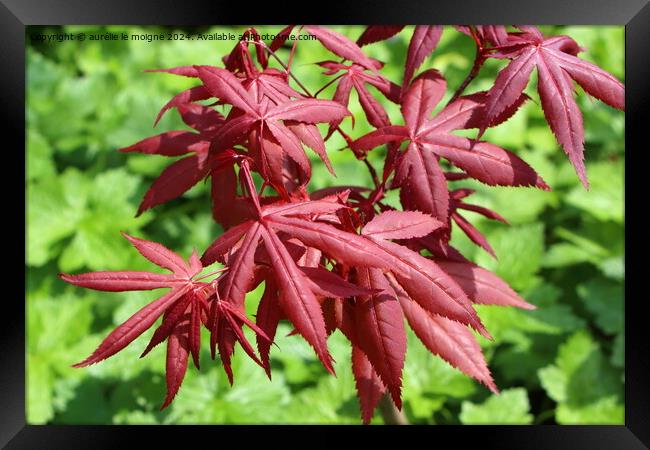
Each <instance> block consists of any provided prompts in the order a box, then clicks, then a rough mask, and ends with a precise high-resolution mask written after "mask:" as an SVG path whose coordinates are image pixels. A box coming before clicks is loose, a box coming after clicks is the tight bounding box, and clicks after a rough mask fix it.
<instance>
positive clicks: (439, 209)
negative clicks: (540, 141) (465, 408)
mask: <svg viewBox="0 0 650 450" xmlns="http://www.w3.org/2000/svg"><path fill="white" fill-rule="evenodd" d="M445 88H446V82H445V80H444V78H443V77H442V75H440V74H439V73H438V72H437V71H436V70H433V69H431V70H427V71H425V72H423V73H422V74H420V75H419V76H418V77H417V78H416V79H415V80H413V83H411V86H410V87H409V88H408V90H407V91H406V93H405V94H404V98H403V101H402V115H403V116H404V121H405V125H393V126H389V127H383V128H379V129H377V130H375V131H373V132H371V133H369V134H367V135H365V136H363V137H361V138H359V139H357V140H356V141H355V142H354V143H353V148H356V149H357V150H370V149H372V148H375V147H377V146H379V145H381V144H384V143H387V142H402V141H409V145H408V147H407V149H406V151H405V152H403V153H402V154H401V155H400V156H399V157H398V158H397V163H396V166H397V167H396V171H395V177H394V180H393V186H394V187H401V190H400V198H401V200H402V202H403V205H404V207H405V208H407V209H413V210H419V211H422V212H426V213H430V214H432V215H433V216H434V217H435V218H437V219H438V220H440V221H442V222H446V221H447V219H448V211H449V192H448V189H447V181H446V178H445V175H444V173H443V171H442V168H441V166H440V163H439V160H438V159H439V157H443V158H445V159H447V160H448V161H449V162H450V163H452V164H453V165H455V166H456V167H458V168H460V169H462V170H464V171H465V173H466V174H468V175H469V176H471V177H472V178H475V179H477V180H479V181H481V182H483V183H486V184H489V185H492V186H493V185H500V186H536V187H539V188H542V189H548V186H547V185H546V183H545V182H544V181H543V180H542V178H541V177H540V176H539V175H537V173H536V172H535V171H534V170H533V169H532V168H531V167H530V166H529V165H528V164H526V163H525V162H524V161H523V160H522V159H521V158H519V157H518V156H516V155H515V154H514V153H512V152H509V151H508V150H505V149H503V148H500V147H497V146H496V145H493V144H490V143H487V142H482V141H476V140H473V139H469V138H465V137H460V136H456V135H453V134H451V133H450V132H451V131H453V130H456V129H463V128H471V127H475V126H477V119H476V117H477V113H478V112H480V111H481V110H482V103H481V102H480V101H479V100H480V97H481V95H482V94H475V95H472V96H467V97H460V98H459V99H457V100H456V101H454V102H453V103H451V104H449V105H447V106H445V107H444V108H443V109H442V110H441V111H440V112H439V113H438V114H437V115H436V116H435V117H434V118H430V117H429V116H430V115H431V112H432V111H433V109H434V108H435V106H436V105H437V103H438V102H439V101H440V99H441V98H442V97H443V95H444V92H445ZM520 97H521V96H520ZM521 102H523V99H520V100H519V103H518V104H521ZM512 113H514V110H513V109H512V108H510V109H508V110H506V111H504V112H503V113H502V114H501V115H500V116H498V117H497V118H496V119H495V120H494V121H493V124H496V123H499V122H500V121H503V120H506V119H507V118H508V117H509V115H512Z"/></svg>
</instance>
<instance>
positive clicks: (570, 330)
mask: <svg viewBox="0 0 650 450" xmlns="http://www.w3.org/2000/svg"><path fill="white" fill-rule="evenodd" d="M333 28H334V29H335V30H337V31H339V32H342V33H344V34H346V35H348V36H350V37H351V38H353V39H356V37H357V36H358V35H359V34H360V33H361V30H362V27H333ZM242 30H243V28H229V29H228V30H226V31H233V32H235V33H239V32H241V31H242ZM258 30H259V31H260V32H262V33H263V32H268V33H274V32H277V31H278V30H279V27H259V28H258ZM60 31H64V32H71V33H77V32H85V33H101V32H105V31H112V32H126V33H129V34H131V33H141V32H161V31H162V32H165V31H168V30H167V29H162V28H151V27H147V28H137V27H123V26H111V27H87V26H83V27H79V26H68V27H64V28H63V29H60V28H57V29H55V28H41V27H38V28H35V27H32V28H30V29H29V30H28V35H29V34H30V33H34V32H44V33H50V32H60ZM201 31H202V32H208V33H211V32H221V31H224V28H223V27H214V28H210V29H202V30H201ZM410 31H411V28H410V27H409V28H408V29H407V30H406V31H404V32H402V33H400V35H398V36H397V37H396V38H394V39H392V40H390V41H388V42H385V43H379V44H373V45H371V46H368V47H367V51H368V53H369V54H370V55H371V56H373V57H376V58H378V59H380V60H383V61H385V62H386V67H385V69H384V73H385V75H386V76H387V77H388V78H390V79H392V80H393V81H395V82H398V83H399V82H401V75H402V70H403V64H404V59H405V54H406V47H407V45H408V38H409V37H410ZM543 31H545V32H547V33H551V34H568V35H570V36H572V37H574V38H575V39H576V40H577V41H578V42H579V43H580V44H581V45H582V46H583V47H586V49H587V50H586V52H585V53H583V54H582V55H581V56H582V57H583V58H586V59H588V60H590V61H592V62H595V63H596V64H598V65H600V66H601V67H603V68H604V69H606V70H608V71H609V72H611V73H613V74H614V75H615V76H617V77H618V78H619V79H621V80H623V78H624V74H623V37H624V36H623V28H622V27H543ZM28 42H29V38H28ZM233 45H234V42H233V41H225V42H218V41H202V42H200V41H188V40H183V41H163V42H152V43H147V42H133V41H112V42H96V41H89V40H86V41H85V42H83V43H80V42H77V41H68V42H60V43H49V44H46V43H40V44H36V43H33V44H31V45H30V46H29V47H28V48H27V61H28V63H27V74H28V75H27V86H28V90H27V94H28V106H27V111H26V114H27V121H28V129H27V156H26V160H27V172H26V182H25V185H26V189H27V242H26V270H27V282H26V286H25V291H26V299H27V310H28V325H27V338H28V345H27V373H28V383H27V392H26V395H27V405H28V407H27V420H28V422H29V423H32V424H40V423H56V424H63V423H117V424H136V423H137V424H140V423H165V424H168V423H351V424H356V423H360V418H359V417H360V416H359V412H358V403H357V400H356V397H355V389H354V380H353V378H352V373H351V370H350V364H349V348H348V344H347V342H346V341H345V338H343V337H342V335H340V334H339V333H335V334H334V335H333V336H332V337H331V338H330V340H329V345H330V347H331V350H332V353H333V355H334V356H335V359H336V360H337V364H336V369H337V373H338V378H334V377H332V376H329V375H327V374H326V372H325V371H324V369H323V368H322V367H321V365H320V364H319V363H318V361H317V360H316V357H315V355H314V353H313V351H311V349H310V348H309V347H308V346H307V344H306V343H305V342H304V341H302V340H301V339H300V338H298V337H293V338H289V337H284V336H286V334H287V333H288V332H289V331H290V330H289V328H288V326H283V327H282V329H281V331H280V332H279V333H278V336H280V337H279V338H278V345H279V347H280V348H275V349H274V351H273V352H272V355H273V357H272V364H273V369H274V370H273V381H269V380H268V379H267V378H266V377H265V374H264V372H263V370H262V369H260V368H259V367H257V366H255V365H254V363H252V361H250V360H249V359H248V358H242V353H241V352H237V353H236V356H235V359H234V371H235V384H234V387H232V388H231V387H230V386H229V385H228V382H227V379H226V377H225V374H224V372H223V370H222V368H221V367H220V364H219V363H218V362H214V363H207V361H208V360H209V354H208V352H207V348H205V347H204V350H203V354H202V359H203V360H204V361H206V364H204V367H203V368H202V370H201V371H200V372H199V371H197V370H195V369H194V368H193V367H190V368H189V369H188V374H187V377H186V379H185V382H184V384H183V386H182V387H181V390H180V392H179V394H178V396H177V398H176V400H175V401H174V403H173V404H172V406H171V407H170V408H168V409H166V410H165V411H162V412H161V411H159V406H160V404H161V402H162V399H163V398H164V391H165V382H164V367H165V363H164V353H165V351H164V347H163V346H161V347H160V348H157V349H155V350H154V351H152V353H151V354H150V355H149V356H147V357H146V358H144V359H138V356H139V354H140V352H141V351H142V349H143V348H144V346H145V344H146V341H147V340H148V339H149V337H150V335H151V333H152V332H151V331H150V332H147V333H145V334H144V335H143V336H142V337H141V338H139V339H138V340H137V341H136V342H134V343H132V344H131V345H130V346H128V347H127V348H126V349H125V350H123V351H122V352H121V353H119V354H118V355H116V356H114V357H112V358H110V359H109V360H106V361H104V362H102V363H100V364H97V365H94V366H91V367H88V368H85V369H72V368H71V367H70V365H71V364H73V363H75V362H78V361H80V360H81V359H83V358H84V357H86V356H87V355H88V354H89V353H90V352H91V351H92V350H93V349H94V348H95V346H96V345H98V343H99V342H100V341H101V339H102V338H103V337H104V336H105V335H106V334H107V333H108V332H109V331H110V330H111V329H112V328H113V327H114V326H115V325H116V324H119V323H121V322H122V321H123V320H125V319H126V318H127V317H129V316H130V315H131V314H132V313H133V312H134V311H136V310H137V309H138V308H139V307H140V306H142V305H143V304H145V303H147V302H148V301H150V300H151V299H153V298H155V296H156V293H152V292H144V293H102V292H95V291H90V290H84V289H80V288H76V287H73V286H69V285H66V284H65V283H63V282H61V281H60V280H58V278H57V277H56V274H57V273H58V272H60V271H65V272H74V273H77V272H82V271H91V270H120V269H130V270H150V269H151V266H150V265H149V264H148V263H147V262H146V261H145V260H144V259H143V258H141V257H139V255H138V253H137V252H136V251H134V250H133V249H132V248H130V246H129V245H128V243H127V242H126V241H125V240H124V239H123V238H122V237H121V236H120V234H119V231H126V232H129V233H132V234H134V235H136V236H141V237H145V238H149V239H153V240H156V241H159V242H162V243H164V244H165V245H167V246H169V247H170V248H172V249H173V250H175V251H177V252H179V253H181V254H183V255H184V256H185V257H187V256H189V253H190V252H191V250H192V248H197V249H198V250H199V252H200V251H202V250H203V249H205V247H206V246H207V245H208V244H209V243H210V242H211V241H212V240H213V239H214V238H215V237H216V236H218V235H219V233H220V232H221V230H220V228H219V227H218V226H217V225H215V224H214V223H213V222H212V220H211V216H210V206H209V198H208V189H207V187H206V186H205V185H203V184H200V185H198V186H196V187H195V188H193V189H192V190H191V191H190V192H188V193H187V194H186V195H185V196H183V197H182V198H181V199H178V200H175V201H172V202H170V203H169V204H167V205H163V206H161V207H158V208H155V209H154V210H153V211H150V212H147V213H145V214H144V215H142V216H141V217H140V218H138V219H135V218H134V214H135V211H136V209H137V205H138V203H139V201H140V199H141V198H142V195H143V194H144V192H145V190H146V189H147V188H148V186H149V184H150V183H151V182H152V181H153V179H154V178H155V176H156V175H157V174H159V173H160V171H161V170H162V169H163V168H164V167H165V166H166V165H167V164H168V163H169V159H166V158H164V157H157V156H145V155H135V154H131V155H125V154H122V153H119V152H117V151H116V150H117V149H118V148H121V147H124V146H127V145H130V144H132V143H134V142H136V141H138V140H140V139H142V138H145V137H147V136H150V135H152V134H154V133H157V132H162V131H166V130H172V129H182V128H185V127H184V125H183V124H182V122H181V121H180V119H179V118H178V116H177V114H176V113H175V111H172V112H171V113H168V114H167V115H166V116H165V118H164V119H163V120H162V122H161V123H160V124H159V125H158V127H157V129H156V130H154V129H152V124H153V119H154V117H155V115H156V113H157V112H158V110H159V109H160V107H161V106H162V105H163V104H164V103H165V102H166V101H167V100H168V99H169V98H170V97H171V96H172V95H174V94H175V93H177V92H179V91H181V90H183V89H186V88H188V87H191V86H192V85H193V84H194V83H195V82H194V81H193V80H191V79H187V78H182V77H176V76H172V75H167V74H159V73H158V74H155V73H143V70H145V69H151V68H162V67H172V66H177V65H191V64H214V65H221V60H220V58H221V56H223V55H224V54H226V53H227V52H229V51H230V49H231V48H232V46H233ZM281 55H282V56H283V57H284V58H286V56H287V53H285V52H284V51H281ZM472 58H473V44H472V42H471V40H470V39H469V38H468V37H466V36H464V35H462V34H460V33H458V32H456V31H455V30H453V29H452V28H447V29H446V30H445V32H444V34H443V37H442V41H441V43H440V45H439V47H438V49H437V50H436V52H435V53H434V55H433V56H432V57H429V58H428V59H427V60H426V61H425V64H424V65H423V67H422V69H424V68H429V67H435V68H437V69H439V70H441V71H442V72H443V74H444V75H445V77H446V78H447V81H448V93H447V97H446V98H445V99H443V102H442V103H441V104H444V103H445V102H446V101H447V99H448V98H449V97H450V96H451V94H452V92H453V90H454V89H455V88H456V87H457V86H458V85H459V84H460V83H461V81H462V79H463V78H464V76H465V74H466V73H467V72H468V71H469V69H470V67H471V62H472ZM325 59H335V57H334V56H333V55H332V54H330V53H329V52H328V51H327V50H324V49H323V48H322V47H321V46H320V45H318V44H316V43H314V42H309V41H306V42H301V43H300V45H299V46H298V50H297V54H296V61H295V63H294V68H293V70H294V71H295V73H296V74H297V75H298V76H299V78H300V79H301V80H302V81H303V83H304V84H306V85H307V86H308V87H309V88H310V89H311V90H312V91H315V90H317V89H318V88H320V87H321V86H322V85H324V84H325V82H324V78H323V76H322V75H321V74H320V72H321V70H320V68H318V67H317V66H314V65H313V64H312V63H314V62H316V61H321V60H325ZM503 64H504V62H502V61H490V62H489V63H488V64H487V65H486V66H485V67H484V69H483V70H482V71H481V74H480V76H479V78H478V79H476V80H475V81H474V82H473V83H472V84H471V85H470V87H469V89H468V92H473V91H476V90H481V89H486V88H489V86H490V84H491V82H492V81H493V80H494V76H495V74H496V72H497V71H498V70H499V69H500V68H501V67H502V66H503ZM577 90H578V102H579V105H580V107H581V110H582V111H583V113H584V122H585V130H586V161H587V170H588V176H589V180H590V181H591V183H592V189H591V190H590V191H585V190H584V189H583V188H582V187H581V186H580V184H579V182H578V178H577V176H576V175H575V173H574V171H573V169H572V167H571V166H570V164H569V162H568V160H567V158H566V156H565V155H564V154H563V152H562V151H561V149H560V148H559V147H558V145H557V143H556V142H555V139H554V138H553V136H552V134H551V132H550V131H549V129H548V126H547V125H546V123H545V121H544V119H543V116H542V112H541V108H540V106H539V97H538V95H537V93H536V90H535V81H533V82H532V83H531V85H530V86H529V87H528V88H527V90H526V92H527V93H528V94H529V95H530V96H531V97H532V98H533V101H530V102H528V104H527V105H526V106H524V107H523V108H522V110H521V111H520V112H518V113H517V115H516V116H515V117H514V118H513V119H511V120H510V121H508V122H506V123H505V124H503V125H501V126H499V127H497V128H495V129H491V130H489V131H488V132H487V133H486V135H485V139H486V140H488V141H490V142H494V143H496V144H499V145H501V146H503V147H506V148H510V149H512V150H514V151H515V152H516V153H517V154H519V155H520V156H522V157H523V158H524V159H525V160H526V161H528V162H529V163H530V164H531V165H532V166H533V167H534V168H535V169H537V170H538V172H539V173H540V174H541V175H542V176H543V177H544V178H545V180H546V181H547V182H548V184H549V185H550V186H551V187H552V188H553V192H550V193H549V192H543V191H538V190H533V189H524V188H488V187H485V186H482V185H480V184H479V183H467V182H461V183H460V184H462V186H466V187H474V188H476V189H477V190H478V193H477V194H475V195H474V196H473V197H472V199H473V200H474V202H475V203H478V204H481V205H484V206H488V207H492V208H494V209H495V210H496V211H498V212H499V213H501V214H502V215H503V216H505V217H506V218H507V219H508V220H509V221H510V223H511V225H510V226H507V225H503V224H498V223H497V224H494V223H489V222H488V221H487V220H484V219H482V218H481V217H480V216H477V215H473V213H468V214H467V217H468V218H469V219H470V220H472V221H473V223H474V224H476V225H477V226H478V227H479V228H480V229H481V230H482V231H484V232H485V233H486V235H487V236H488V239H489V241H490V242H491V244H492V245H493V247H494V249H495V250H496V253H497V255H498V257H499V260H498V261H495V260H494V259H492V258H491V257H490V256H489V255H487V254H486V253H485V252H483V251H482V250H480V249H477V248H476V247H475V246H473V245H472V244H471V243H470V242H469V241H468V240H467V239H466V238H465V237H464V236H463V235H462V233H455V238H454V241H455V244H456V245H457V246H458V247H459V248H461V249H462V250H463V252H464V253H465V254H466V255H467V256H469V257H471V258H472V259H473V260H475V261H476V262H478V263H479V264H481V265H483V266H485V267H487V268H489V269H490V270H494V271H496V273H497V274H499V275H500V276H501V277H503V278H504V279H505V280H507V281H508V282H509V283H510V284H511V285H512V286H513V287H514V288H515V289H517V290H518V291H519V292H520V293H521V294H522V295H523V297H524V298H526V299H527V300H528V301H529V302H531V303H534V304H535V305H537V306H538V309H537V310H536V311H521V310H515V309H508V308H499V307H487V306H482V307H479V308H478V309H479V314H480V315H481V317H482V318H483V320H484V321H485V323H486V325H487V328H488V329H489V330H490V332H491V333H492V334H493V336H494V337H495V341H494V342H488V341H487V340H485V339H482V338H479V339H480V342H481V345H482V346H483V347H484V351H485V354H486V356H487V358H488V361H489V364H490V367H491V369H492V371H493V374H494V377H495V380H496V382H497V384H498V386H499V387H500V388H501V389H502V394H501V395H500V396H494V395H491V394H490V393H489V392H488V391H487V389H484V388H483V387H482V386H480V385H478V384H477V383H475V382H473V381H472V380H470V379H469V378H467V377H465V376H464V375H462V374H461V373H460V372H459V371H456V370H455V369H453V368H451V367H450V366H448V365H447V364H446V363H444V362H443V361H442V360H440V359H438V358H436V357H434V356H432V355H431V354H429V353H428V352H427V351H426V350H425V348H424V347H423V346H422V345H421V344H420V343H419V341H417V339H414V336H413V335H410V336H409V346H408V352H407V357H406V367H405V370H404V408H405V412H406V415H407V417H408V419H409V420H410V422H412V423H429V424H455V423H463V424H478V423H516V424H531V423H535V424H539V423H560V424H575V423H581V424H584V423H615V424H622V423H623V421H624V416H623V414H624V409H623V383H624V378H623V363H624V358H623V348H624V335H623V282H624V273H625V272H624V259H623V248H624V234H623V227H624V211H623V205H624V199H623V169H624V138H623V131H624V114H623V113H621V112H619V111H615V110H613V109H612V108H610V107H608V106H607V105H604V104H603V103H601V102H598V101H595V100H593V99H591V98H588V97H587V96H586V95H585V94H584V92H582V90H581V89H580V88H577ZM331 94H332V89H330V90H328V91H326V92H325V93H324V95H323V98H325V97H328V96H329V97H328V98H331ZM350 105H351V107H350V109H351V111H352V112H353V113H354V114H355V115H356V116H357V117H361V116H362V111H361V108H360V107H359V106H358V102H357V100H356V97H355V94H354V93H353V94H352V99H351V102H350ZM389 113H390V116H391V118H392V119H393V120H394V121H396V122H399V120H400V116H399V111H398V109H397V107H395V106H394V105H393V106H391V107H390V109H389ZM364 122H365V121H364V120H363V119H359V120H358V121H357V124H356V126H355V128H354V130H353V131H351V135H352V136H353V137H358V136H361V135H362V134H365V133H366V132H368V131H370V129H369V126H368V125H366V124H365V123H364ZM343 126H344V128H345V129H347V130H349V129H350V128H349V127H350V123H349V122H347V121H346V122H344V125H343ZM471 133H475V131H472V132H470V135H471ZM343 146H344V142H343V141H342V140H341V139H340V138H339V137H338V136H335V137H334V138H333V139H332V140H331V142H330V143H329V146H328V148H329V149H330V158H331V160H332V162H333V165H334V168H335V170H336V172H337V174H338V179H334V178H333V177H331V175H330V174H329V173H328V172H327V171H326V170H325V167H324V166H323V165H322V163H320V161H318V160H316V159H312V163H313V165H314V170H313V172H314V176H313V181H312V185H311V187H312V188H313V189H316V188H320V187H324V186H328V185H332V184H335V183H342V184H362V183H365V184H367V185H369V184H370V179H369V177H368V175H367V173H366V170H365V168H364V167H363V166H362V165H360V164H359V163H358V162H356V161H355V159H354V157H353V156H352V154H351V152H350V151H349V150H348V151H337V149H340V148H342V147H343ZM372 156H373V157H375V155H372ZM378 156H379V155H377V156H376V157H375V161H378V160H379V159H378ZM377 166H378V167H381V166H380V165H379V164H377ZM393 201H397V199H396V198H393ZM260 294H261V290H259V289H258V290H257V291H255V292H253V293H252V294H250V296H249V298H250V301H249V303H250V310H249V313H251V314H252V313H254V310H255V309H254V308H255V305H256V303H257V301H258V298H259V295H260ZM203 341H204V344H207V343H206V341H207V339H204V340H203ZM373 423H382V419H381V417H380V416H379V414H376V417H375V419H374V421H373Z"/></svg>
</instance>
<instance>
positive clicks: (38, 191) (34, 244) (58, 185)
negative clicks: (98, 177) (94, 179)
mask: <svg viewBox="0 0 650 450" xmlns="http://www.w3.org/2000/svg"><path fill="white" fill-rule="evenodd" d="M90 190H91V186H90V182H89V180H87V179H86V178H85V177H84V176H83V175H82V174H81V173H80V172H79V171H77V170H76V169H72V168H69V169H67V170H66V171H65V172H64V173H63V174H61V175H60V176H58V177H56V176H53V177H50V178H45V179H42V180H37V181H35V182H33V183H30V184H29V185H28V188H27V263H28V264H29V265H32V266H42V265H43V264H45V263H46V262H47V261H48V260H49V259H51V258H52V257H53V256H54V250H53V245H54V244H55V243H56V242H57V241H59V240H60V239H63V238H65V237H67V236H70V235H71V234H73V233H74V231H75V229H76V226H77V223H78V222H79V220H80V219H81V217H82V215H83V212H84V208H85V205H86V202H87V199H88V195H89V194H90Z"/></svg>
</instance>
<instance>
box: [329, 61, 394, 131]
mask: <svg viewBox="0 0 650 450" xmlns="http://www.w3.org/2000/svg"><path fill="white" fill-rule="evenodd" d="M318 64H319V65H320V66H321V67H324V68H326V69H327V70H326V71H325V72H323V73H324V74H326V75H334V74H335V73H337V72H339V71H344V73H343V74H341V75H339V76H337V77H336V80H338V85H337V87H336V91H335V92H334V97H333V98H332V100H334V101H336V102H338V103H340V104H342V105H343V106H345V107H347V106H348V103H349V101H350V92H351V91H352V88H354V90H356V91H357V94H358V97H359V103H360V104H361V107H362V108H363V111H364V113H365V115H366V118H367V119H368V123H370V124H371V125H372V126H373V127H375V128H381V127H385V126H388V125H390V119H389V118H388V114H387V113H386V110H385V109H384V107H383V106H382V105H381V103H379V102H378V101H377V100H376V99H375V98H374V97H373V96H372V94H371V93H370V92H369V91H368V88H367V87H366V84H370V85H372V86H374V87H376V88H377V90H378V91H379V92H381V93H382V94H383V95H384V96H385V97H386V98H387V99H388V100H390V101H392V102H394V103H399V98H400V88H399V86H398V85H396V84H395V83H393V82H391V81H389V80H388V79H386V78H384V77H383V76H381V75H379V74H375V73H366V71H367V68H366V67H363V66H361V65H359V64H352V65H345V64H341V63H338V62H335V61H323V62H320V63H318ZM339 123H340V120H336V121H334V122H333V123H331V124H330V131H329V132H328V136H329V135H330V134H331V133H332V132H333V131H334V128H335V127H337V126H338V125H339Z"/></svg>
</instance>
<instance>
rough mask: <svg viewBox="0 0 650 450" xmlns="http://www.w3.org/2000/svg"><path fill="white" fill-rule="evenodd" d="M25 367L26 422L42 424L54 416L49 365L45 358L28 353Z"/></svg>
mask: <svg viewBox="0 0 650 450" xmlns="http://www.w3.org/2000/svg"><path fill="white" fill-rule="evenodd" d="M27 367H28V370H27V423H29V424H30V425H37V424H44V423H47V422H49V421H50V419H52V417H53V416H54V408H53V406H52V373H51V371H50V366H49V364H48V362H47V360H43V359H42V358H39V357H38V356H32V355H29V356H28V358H27Z"/></svg>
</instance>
